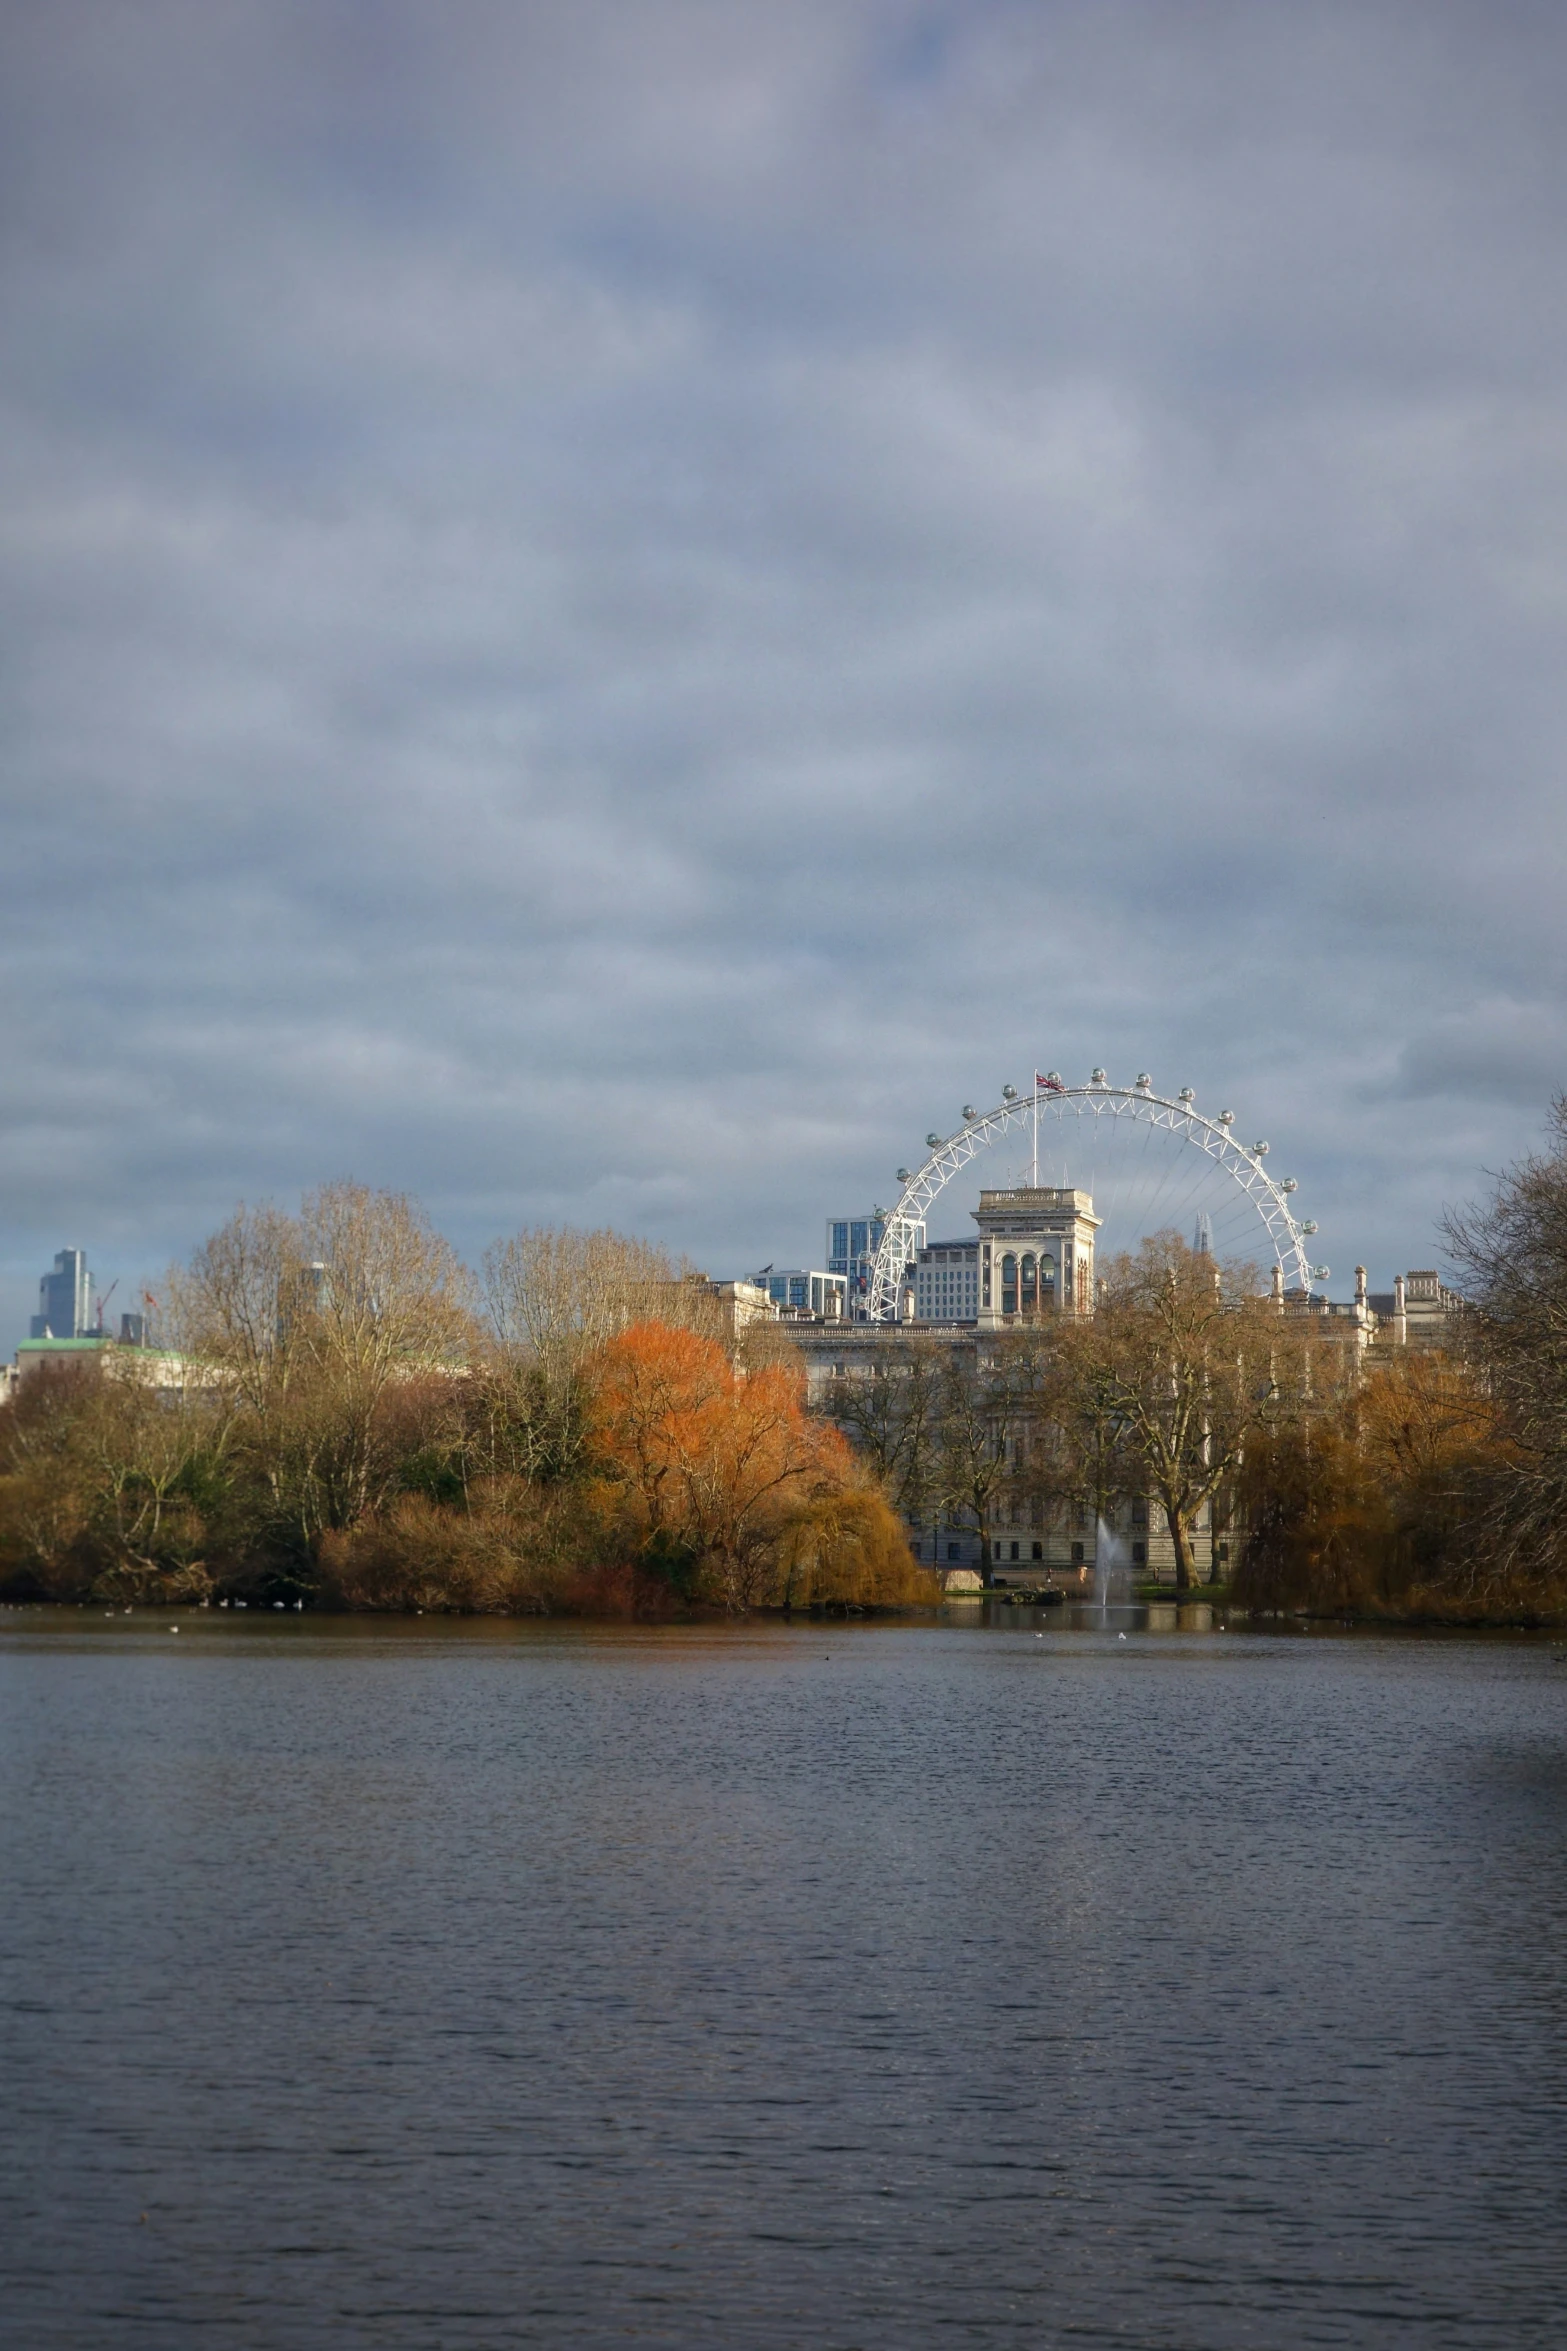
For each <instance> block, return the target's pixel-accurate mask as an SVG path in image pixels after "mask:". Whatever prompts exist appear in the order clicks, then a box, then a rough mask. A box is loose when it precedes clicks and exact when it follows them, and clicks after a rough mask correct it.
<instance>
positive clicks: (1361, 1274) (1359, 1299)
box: [1355, 1265, 1366, 1314]
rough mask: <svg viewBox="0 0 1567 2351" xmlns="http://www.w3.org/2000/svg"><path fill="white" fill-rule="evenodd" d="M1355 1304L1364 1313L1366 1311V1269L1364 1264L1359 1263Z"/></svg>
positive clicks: (1356, 1270) (1356, 1274) (1356, 1273)
mask: <svg viewBox="0 0 1567 2351" xmlns="http://www.w3.org/2000/svg"><path fill="white" fill-rule="evenodd" d="M1355 1304H1356V1307H1357V1308H1358V1309H1359V1311H1360V1312H1361V1313H1362V1314H1364V1313H1365V1311H1366V1269H1365V1267H1364V1266H1363V1265H1357V1266H1356V1268H1355Z"/></svg>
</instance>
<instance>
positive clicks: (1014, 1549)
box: [1012, 1543, 1017, 1559]
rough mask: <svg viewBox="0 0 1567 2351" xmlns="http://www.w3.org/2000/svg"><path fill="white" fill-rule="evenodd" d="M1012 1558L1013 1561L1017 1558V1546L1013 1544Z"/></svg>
mask: <svg viewBox="0 0 1567 2351" xmlns="http://www.w3.org/2000/svg"><path fill="white" fill-rule="evenodd" d="M1012 1556H1013V1558H1014V1559H1016V1557H1017V1545H1016V1544H1015V1543H1014V1544H1013V1546H1012Z"/></svg>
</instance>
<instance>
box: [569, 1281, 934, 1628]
mask: <svg viewBox="0 0 1567 2351" xmlns="http://www.w3.org/2000/svg"><path fill="white" fill-rule="evenodd" d="M592 1428H593V1436H594V1451H595V1455H596V1458H597V1461H598V1463H599V1465H600V1467H601V1470H602V1472H603V1474H604V1475H605V1476H606V1477H607V1478H608V1479H610V1480H611V1481H612V1482H613V1483H614V1484H615V1486H616V1487H617V1488H618V1489H619V1491H620V1493H621V1495H622V1497H623V1504H624V1510H625V1514H626V1520H625V1523H626V1524H627V1525H628V1527H629V1528H630V1529H631V1530H632V1532H633V1536H634V1543H635V1548H636V1552H637V1555H638V1556H639V1557H640V1558H641V1559H643V1560H644V1561H650V1562H652V1561H656V1562H660V1563H665V1564H666V1565H667V1566H671V1567H675V1568H676V1569H677V1571H678V1570H680V1569H683V1570H684V1571H685V1572H686V1573H687V1574H688V1575H689V1577H690V1579H691V1582H692V1586H693V1588H695V1589H697V1590H700V1591H701V1592H702V1593H703V1594H704V1596H706V1597H708V1598H711V1599H715V1600H721V1601H722V1602H723V1604H724V1606H725V1607H727V1608H729V1609H732V1610H743V1609H747V1608H754V1607H757V1606H759V1605H762V1604H764V1603H767V1602H784V1603H792V1604H797V1605H802V1606H803V1605H806V1604H808V1603H811V1602H815V1601H821V1600H844V1601H860V1602H876V1601H883V1602H886V1601H898V1602H907V1601H911V1600H915V1599H923V1598H928V1597H930V1596H931V1595H930V1593H929V1591H928V1589H927V1586H928V1583H929V1579H928V1578H926V1577H923V1576H921V1574H920V1573H919V1571H918V1570H917V1569H916V1568H915V1567H914V1564H913V1562H912V1559H911V1557H910V1554H909V1547H908V1543H907V1540H906V1539H905V1537H904V1534H903V1530H902V1528H901V1527H900V1525H899V1523H898V1520H897V1518H896V1517H895V1516H894V1514H893V1512H892V1511H891V1510H890V1509H889V1507H888V1505H887V1503H886V1502H885V1501H884V1500H883V1498H882V1497H881V1496H880V1495H879V1494H878V1493H876V1492H875V1491H874V1490H873V1489H872V1488H871V1486H870V1485H869V1483H868V1481H867V1480H866V1478H865V1477H864V1475H863V1473H861V1472H859V1471H858V1470H857V1468H856V1464H855V1461H854V1458H853V1456H852V1454H851V1453H850V1451H849V1448H848V1446H847V1444H846V1443H845V1441H844V1439H843V1438H842V1437H841V1436H840V1435H839V1433H838V1431H837V1430H836V1429H835V1428H832V1427H830V1426H829V1425H828V1424H827V1423H826V1422H823V1421H820V1420H813V1419H812V1418H811V1417H810V1416H809V1415H808V1413H807V1412H806V1409H805V1395H804V1381H803V1378H802V1376H801V1374H800V1373H799V1371H798V1370H797V1369H795V1368H793V1367H791V1366H789V1365H787V1364H782V1363H775V1364H768V1365H764V1366H762V1367H761V1368H760V1369H757V1370H754V1371H751V1372H749V1373H742V1372H740V1371H739V1370H738V1369H737V1368H736V1366H735V1365H734V1364H733V1363H732V1362H731V1361H730V1360H729V1358H728V1356H727V1354H726V1353H725V1351H724V1349H723V1348H722V1347H721V1346H720V1345H719V1344H718V1343H717V1342H716V1341H715V1340H713V1339H709V1338H705V1337H703V1336H702V1335H701V1334H700V1333H698V1332H694V1331H688V1330H671V1329H669V1328H668V1327H667V1326H665V1325H663V1324H660V1323H655V1322H641V1323H637V1324H635V1325H634V1326H633V1327H632V1328H631V1329H630V1330H628V1331H626V1332H624V1333H623V1334H622V1335H621V1336H620V1337H618V1338H616V1339H614V1340H613V1341H611V1343H610V1344H609V1345H608V1346H607V1347H606V1348H605V1349H604V1351H603V1354H602V1356H601V1358H600V1360H599V1363H598V1366H597V1378H596V1383H595V1390H594V1402H593V1414H592Z"/></svg>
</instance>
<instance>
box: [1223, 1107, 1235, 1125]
mask: <svg viewBox="0 0 1567 2351" xmlns="http://www.w3.org/2000/svg"><path fill="white" fill-rule="evenodd" d="M1219 1124H1220V1126H1221V1127H1232V1126H1233V1125H1234V1124H1235V1113H1234V1111H1233V1110H1221V1111H1220V1113H1219Z"/></svg>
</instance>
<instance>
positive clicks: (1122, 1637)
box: [1115, 1633, 1126, 1641]
mask: <svg viewBox="0 0 1567 2351" xmlns="http://www.w3.org/2000/svg"><path fill="white" fill-rule="evenodd" d="M1115 1637H1116V1639H1117V1640H1118V1641H1124V1640H1125V1639H1126V1635H1125V1633H1117V1634H1116V1636H1115Z"/></svg>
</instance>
